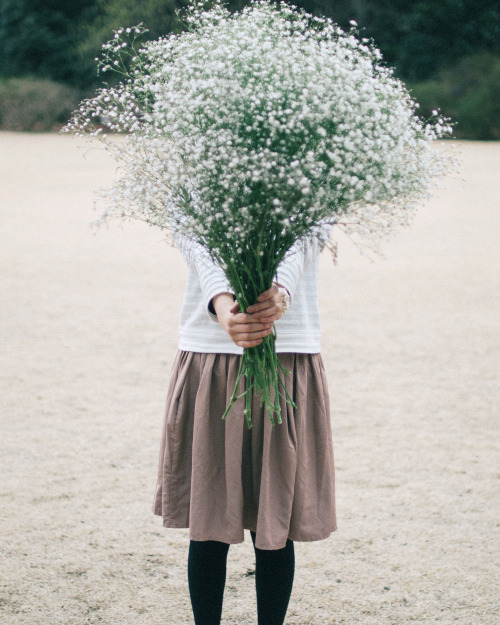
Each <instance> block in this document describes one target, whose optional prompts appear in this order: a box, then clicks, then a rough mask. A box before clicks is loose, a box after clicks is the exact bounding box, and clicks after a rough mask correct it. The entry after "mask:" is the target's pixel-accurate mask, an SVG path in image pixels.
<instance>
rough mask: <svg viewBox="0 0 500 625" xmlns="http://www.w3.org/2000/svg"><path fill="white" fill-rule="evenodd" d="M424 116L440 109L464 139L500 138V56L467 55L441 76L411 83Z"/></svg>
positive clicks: (485, 54)
mask: <svg viewBox="0 0 500 625" xmlns="http://www.w3.org/2000/svg"><path fill="white" fill-rule="evenodd" d="M411 91H412V95H413V97H414V98H415V99H416V100H417V101H418V102H419V103H420V106H421V113H422V116H423V117H429V116H430V114H431V112H432V110H433V109H437V108H439V109H441V110H442V112H443V113H444V114H445V115H447V116H449V117H451V118H452V120H453V121H454V122H455V123H456V128H455V135H456V136H457V137H459V138H463V139H500V56H495V55H493V54H489V53H486V52H484V53H480V54H476V55H474V56H471V57H468V58H464V59H462V60H461V61H459V62H458V63H457V64H456V65H454V66H453V67H450V68H447V69H445V70H442V71H441V72H440V74H439V76H438V77H437V78H435V79H432V80H427V81H424V82H420V83H415V84H412V85H411Z"/></svg>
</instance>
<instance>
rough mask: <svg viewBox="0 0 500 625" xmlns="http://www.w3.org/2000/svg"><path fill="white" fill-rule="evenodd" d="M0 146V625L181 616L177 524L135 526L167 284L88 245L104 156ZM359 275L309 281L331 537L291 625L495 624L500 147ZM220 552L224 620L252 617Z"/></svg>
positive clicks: (163, 266) (303, 572)
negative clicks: (331, 493) (313, 294)
mask: <svg viewBox="0 0 500 625" xmlns="http://www.w3.org/2000/svg"><path fill="white" fill-rule="evenodd" d="M77 146H78V142H77V141H76V140H74V139H71V138H68V137H60V136H53V135H27V134H9V133H7V134H0V179H1V184H2V193H1V195H0V229H1V245H0V271H1V286H0V294H1V302H2V304H1V306H0V341H1V356H0V357H1V367H0V394H1V398H2V400H1V408H0V411H1V412H0V428H1V440H2V444H1V449H0V475H1V482H0V623H1V624H2V625H4V624H5V625H56V624H59V623H61V624H64V625H84V624H97V623H105V624H106V625H160V624H161V625H182V624H185V623H191V622H192V621H191V614H190V607H189V601H188V595H187V582H186V574H185V561H186V545H187V537H186V532H185V531H182V530H178V531H167V530H164V529H162V528H161V524H160V520H159V519H158V518H156V517H153V516H152V515H151V514H150V503H151V498H152V493H153V486H154V480H155V471H156V458H157V451H158V439H159V429H160V424H161V419H162V410H163V402H164V398H165V391H166V385H167V383H168V376H169V370H170V366H171V363H172V359H173V356H174V353H175V349H176V340H177V334H176V332H177V321H178V314H179V309H180V304H181V301H182V291H183V281H184V278H185V275H186V271H185V268H184V267H183V264H182V261H181V259H180V257H179V255H178V253H177V252H176V251H175V250H173V249H171V248H170V247H169V246H168V245H165V244H164V243H163V242H162V240H161V237H160V235H159V234H158V233H156V232H154V231H152V230H150V229H147V228H145V227H138V226H127V227H125V229H124V230H120V229H119V228H118V227H114V228H112V229H111V230H109V231H102V232H100V233H99V234H98V235H97V236H95V235H94V234H93V232H92V231H91V230H90V229H89V228H88V223H89V222H90V221H91V220H92V219H93V218H94V213H93V212H92V202H93V191H94V190H95V189H97V188H99V187H100V186H102V185H106V184H108V183H109V181H110V180H111V178H112V176H113V173H114V165H113V163H112V162H111V161H110V160H108V158H107V157H106V156H105V155H104V154H102V153H100V152H98V151H92V152H89V153H87V154H86V155H85V150H84V149H81V148H78V147H77ZM460 150H461V152H462V171H461V175H462V176H465V178H466V179H465V181H463V180H462V179H461V177H460V176H455V177H454V178H451V179H450V180H448V181H447V182H446V184H445V186H444V188H443V189H442V190H441V191H440V192H439V194H438V195H437V196H436V197H435V198H434V199H433V200H432V201H431V202H429V203H428V204H427V205H426V206H425V207H424V208H423V209H422V210H421V211H420V213H419V215H418V218H417V220H416V223H415V225H414V227H413V228H412V229H411V230H408V231H406V232H404V233H402V235H401V236H400V237H398V239H397V241H395V242H394V243H393V244H391V245H390V246H388V247H387V258H386V260H383V261H377V262H376V263H375V264H370V263H368V262H367V261H366V260H365V259H363V258H361V257H359V256H358V255H357V253H355V252H353V251H351V250H349V249H347V248H344V247H342V248H341V250H340V264H339V266H337V267H333V266H332V264H331V261H330V260H329V258H328V257H325V258H324V259H323V264H322V270H321V293H322V295H321V306H322V316H323V332H324V342H323V343H324V347H323V352H324V359H325V365H326V368H327V371H328V376H329V384H330V395H331V402H332V412H333V429H334V437H335V450H336V462H337V489H338V516H339V519H338V520H339V530H338V532H337V533H336V534H335V535H334V536H333V537H331V538H330V539H328V540H326V541H322V542H319V543H311V544H298V545H297V560H298V568H297V574H296V583H295V587H294V592H293V595H292V602H291V605H290V609H289V616H288V619H287V623H288V624H289V625H309V624H311V625H312V624H313V623H314V624H315V625H320V624H321V625H333V624H335V625H337V624H339V625H340V624H342V625H354V624H356V625H387V624H390V625H403V624H406V623H418V625H431V624H433V625H434V624H437V623H439V624H440V625H457V624H458V625H497V624H498V622H499V621H498V606H497V600H498V579H499V578H498V562H499V531H498V525H499V523H498V519H499V513H500V506H499V488H498V477H499V474H498V471H499V465H498V460H499V454H498V443H497V441H498V428H497V424H498V405H499V400H500V397H499V378H498V372H499V370H500V366H499V365H500V363H499V337H500V323H499V319H500V305H499V301H500V288H499V287H500V284H499V274H498V268H499V266H500V263H499V261H500V252H499V249H500V246H499V243H498V241H499V238H500V236H499V235H500V199H499V194H498V185H497V184H496V183H495V178H496V175H497V174H498V171H499V170H500V144H480V143H466V144H462V145H460ZM252 566H253V558H252V548H251V543H250V541H249V540H247V541H246V542H245V543H244V544H243V545H238V546H235V547H233V548H231V550H230V563H229V575H228V583H227V592H226V600H225V607H224V618H223V623H224V625H250V624H252V623H255V622H256V618H255V606H254V588H253V578H252V577H251V576H250V577H249V576H246V575H245V573H246V572H247V569H249V568H252Z"/></svg>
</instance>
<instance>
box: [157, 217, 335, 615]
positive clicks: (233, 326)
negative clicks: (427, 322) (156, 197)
mask: <svg viewBox="0 0 500 625" xmlns="http://www.w3.org/2000/svg"><path fill="white" fill-rule="evenodd" d="M329 234H330V227H329V226H325V227H324V228H323V232H322V235H323V236H321V237H320V236H315V237H311V238H309V239H307V240H305V241H303V242H301V243H300V244H296V245H295V246H294V248H293V250H292V252H291V253H290V254H288V255H287V257H286V258H285V260H284V261H283V263H282V264H281V265H280V267H279V270H278V274H277V278H276V283H273V285H272V286H271V288H270V289H269V290H267V291H266V292H264V293H262V294H261V295H260V296H259V298H258V302H257V303H256V304H254V305H253V306H250V307H249V308H248V310H247V312H246V313H242V312H240V310H239V307H238V305H237V304H236V303H235V301H234V297H233V293H232V290H231V288H230V286H229V284H228V282H227V280H226V278H225V275H224V273H223V271H222V270H221V269H220V268H219V267H218V266H216V265H215V264H214V263H213V262H212V261H211V259H210V257H209V256H208V253H207V252H206V251H205V249H204V248H203V247H201V246H199V245H197V244H195V243H193V242H192V241H190V240H188V239H186V238H185V237H182V236H178V237H177V238H176V242H177V246H178V247H179V249H180V250H181V253H182V254H183V256H184V259H185V260H186V262H187V264H188V267H189V274H188V280H187V286H186V292H185V297H184V304H183V308H182V313H181V323H180V341H179V351H178V353H177V356H176V359H175V363H174V367H173V373H172V378H171V382H170V387H169V391H168V397H167V408H166V416H165V423H164V429H163V435H162V442H161V449H160V462H159V471H158V483H157V489H156V496H155V502H154V513H155V514H157V515H160V516H162V517H163V524H164V526H165V527H178V528H179V527H189V530H190V531H189V534H190V547H189V556H188V580H189V591H190V596H191V603H192V607H193V613H194V619H195V623H196V625H218V624H219V623H220V620H221V613H222V601H223V594H224V584H225V578H226V558H227V553H228V549H229V545H230V544H232V543H239V542H242V541H243V539H244V530H245V529H247V530H250V532H251V536H252V540H253V544H254V548H255V558H256V565H255V578H256V590H257V612H258V623H259V625H281V624H282V623H283V622H284V619H285V614H286V610H287V607H288V602H289V599H290V594H291V590H292V583H293V577H294V545H293V541H296V540H298V541H312V540H320V539H323V538H326V537H327V536H329V535H330V533H331V532H332V531H334V530H335V529H336V522H335V502H334V467H333V449H332V440H331V428H330V414H329V401H328V392H327V387H326V378H325V373H324V368H323V363H322V360H321V356H320V353H319V351H320V324H319V311H318V294H317V277H318V265H319V255H320V251H321V247H322V243H321V242H322V241H324V240H325V238H328V237H329ZM274 327H275V328H276V333H277V340H276V351H277V352H278V354H279V358H280V360H281V362H282V363H283V364H284V366H285V367H286V369H287V370H288V371H289V374H288V375H287V376H286V379H285V383H286V387H287V390H288V392H289V393H290V396H291V397H292V398H293V401H294V403H295V405H296V408H293V407H292V406H291V405H290V404H288V403H286V401H285V400H282V401H281V416H282V419H283V422H282V424H279V425H275V426H272V425H271V423H270V421H269V418H268V416H267V415H266V413H265V410H264V408H263V407H261V405H260V400H259V398H258V397H257V398H255V397H253V399H252V424H253V427H252V429H250V430H249V429H248V427H247V424H246V420H245V418H244V416H243V407H242V403H243V400H239V401H238V402H237V403H236V404H235V405H234V406H233V407H232V408H231V410H230V412H229V414H228V415H227V417H226V419H225V420H222V419H221V415H222V414H223V413H224V410H225V408H226V405H227V403H228V401H229V398H230V396H231V393H232V390H233V388H234V384H235V380H236V375H237V371H238V365H239V357H240V354H241V353H242V351H243V348H248V347H253V346H255V345H258V344H259V343H260V342H261V341H262V339H263V337H264V336H266V335H268V334H270V333H271V332H272V331H273V328H274Z"/></svg>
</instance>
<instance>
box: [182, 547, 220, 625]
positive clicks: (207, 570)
mask: <svg viewBox="0 0 500 625" xmlns="http://www.w3.org/2000/svg"><path fill="white" fill-rule="evenodd" d="M228 550H229V545H228V544H226V543H220V542H217V541H215V540H206V541H196V540H192V541H190V543H189V556H188V582H189V595H190V597H191V605H192V606H193V615H194V622H195V624H196V625H219V623H220V620H221V615H222V599H223V597H224V585H225V583H226V561H227V552H228Z"/></svg>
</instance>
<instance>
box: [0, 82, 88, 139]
mask: <svg viewBox="0 0 500 625" xmlns="http://www.w3.org/2000/svg"><path fill="white" fill-rule="evenodd" d="M80 98H81V94H80V92H79V91H78V90H76V89H74V88H72V87H69V86H68V85H64V84H60V83H56V82H54V81H52V80H45V79H42V78H10V79H4V80H0V129H2V130H33V131H36V132H42V131H47V130H54V129H59V128H61V126H62V125H63V124H64V123H65V122H66V121H67V119H68V117H69V115H70V114H71V112H72V111H73V110H74V109H75V108H76V106H78V102H79V100H80Z"/></svg>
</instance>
